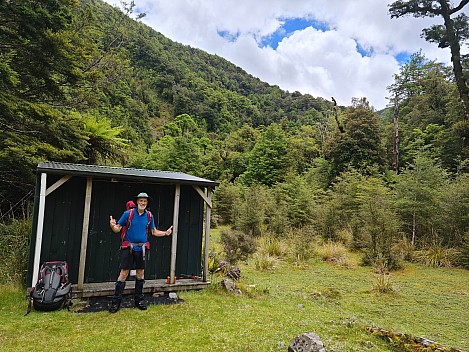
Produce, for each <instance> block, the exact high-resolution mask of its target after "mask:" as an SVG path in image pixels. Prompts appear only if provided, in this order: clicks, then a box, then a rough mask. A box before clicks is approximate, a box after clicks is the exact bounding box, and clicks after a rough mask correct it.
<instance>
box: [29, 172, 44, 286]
mask: <svg viewBox="0 0 469 352" xmlns="http://www.w3.org/2000/svg"><path fill="white" fill-rule="evenodd" d="M46 187H47V174H46V173H45V172H43V173H42V174H41V188H40V191H39V211H38V216H37V228H36V246H35V249H34V262H33V279H32V282H31V287H34V286H35V285H36V282H37V278H38V276H39V264H40V260H41V248H42V234H43V232H44V212H45V209H46Z"/></svg>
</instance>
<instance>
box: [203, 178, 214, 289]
mask: <svg viewBox="0 0 469 352" xmlns="http://www.w3.org/2000/svg"><path fill="white" fill-rule="evenodd" d="M212 194H213V193H212V188H211V187H207V198H208V202H205V204H206V209H205V244H204V273H203V281H204V282H207V276H208V275H207V274H208V255H209V250H210V217H211V212H212Z"/></svg>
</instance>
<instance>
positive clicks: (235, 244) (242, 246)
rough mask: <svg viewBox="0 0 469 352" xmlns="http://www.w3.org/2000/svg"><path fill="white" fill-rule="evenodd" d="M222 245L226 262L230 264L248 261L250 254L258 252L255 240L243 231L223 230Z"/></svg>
mask: <svg viewBox="0 0 469 352" xmlns="http://www.w3.org/2000/svg"><path fill="white" fill-rule="evenodd" d="M221 243H222V246H223V251H224V252H225V256H226V260H227V261H228V262H229V263H230V264H236V263H237V262H238V261H242V260H246V259H247V258H248V256H249V255H250V254H252V253H254V252H255V251H256V242H255V239H254V238H252V237H251V236H248V235H246V234H245V233H244V232H241V231H236V230H223V231H222V232H221Z"/></svg>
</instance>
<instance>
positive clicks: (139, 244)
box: [121, 208, 152, 255]
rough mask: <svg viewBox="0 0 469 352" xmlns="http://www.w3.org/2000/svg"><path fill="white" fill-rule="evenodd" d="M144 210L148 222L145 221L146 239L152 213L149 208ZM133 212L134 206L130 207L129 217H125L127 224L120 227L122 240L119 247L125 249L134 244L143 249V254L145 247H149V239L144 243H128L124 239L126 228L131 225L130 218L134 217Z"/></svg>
mask: <svg viewBox="0 0 469 352" xmlns="http://www.w3.org/2000/svg"><path fill="white" fill-rule="evenodd" d="M146 212H147V217H148V222H147V239H148V230H149V229H150V224H151V217H152V214H151V212H150V211H149V210H147V211H146ZM134 213H135V208H131V209H130V211H129V218H128V219H127V224H125V225H124V226H123V227H122V231H121V240H122V244H121V248H122V249H126V248H129V247H130V248H132V247H133V246H134V245H137V246H142V248H143V251H144V255H145V249H150V242H149V241H147V242H146V243H130V242H129V241H127V240H125V234H126V232H127V230H128V229H129V228H130V226H131V225H132V219H133V217H134Z"/></svg>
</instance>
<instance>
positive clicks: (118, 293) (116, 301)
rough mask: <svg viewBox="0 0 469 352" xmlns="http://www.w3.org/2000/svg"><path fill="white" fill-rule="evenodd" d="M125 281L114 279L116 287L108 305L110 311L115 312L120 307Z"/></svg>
mask: <svg viewBox="0 0 469 352" xmlns="http://www.w3.org/2000/svg"><path fill="white" fill-rule="evenodd" d="M124 288H125V281H116V289H115V291H114V296H113V297H112V301H111V306H110V307H109V312H110V313H116V312H117V311H118V310H119V308H120V307H121V302H122V294H123V293H124Z"/></svg>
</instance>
